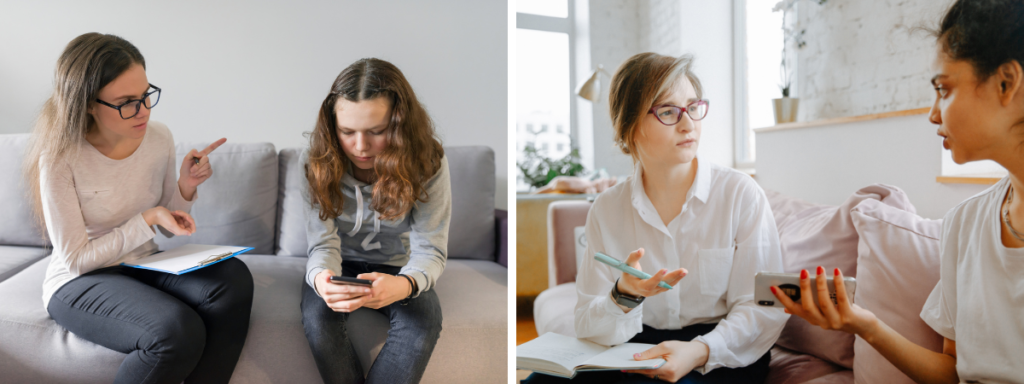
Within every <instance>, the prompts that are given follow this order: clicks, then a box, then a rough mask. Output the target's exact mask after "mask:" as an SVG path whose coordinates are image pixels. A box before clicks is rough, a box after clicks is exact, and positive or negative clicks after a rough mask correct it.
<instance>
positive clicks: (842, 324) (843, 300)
mask: <svg viewBox="0 0 1024 384" xmlns="http://www.w3.org/2000/svg"><path fill="white" fill-rule="evenodd" d="M815 280H817V281H816V282H815V287H816V288H815V289H816V290H817V297H818V303H817V304H816V303H815V302H814V299H813V298H814V297H815V292H814V291H812V290H811V289H812V288H811V279H810V278H808V276H807V270H802V271H800V297H801V298H802V300H800V304H797V303H794V302H793V300H791V299H790V298H789V296H787V295H786V294H784V293H782V289H780V288H778V287H772V293H773V294H775V298H776V299H779V302H780V303H782V305H783V306H785V307H786V313H790V314H793V315H797V316H800V317H802V318H803V319H804V320H807V322H808V323H811V324H814V325H817V326H819V327H821V328H823V329H835V330H840V331H843V332H849V333H853V334H857V335H861V336H862V337H863V336H864V335H865V334H866V333H868V332H871V331H872V330H873V329H874V328H876V327H877V325H878V318H877V317H875V314H874V313H871V311H868V310H866V309H864V308H861V307H860V306H858V305H856V304H850V300H849V298H847V296H846V285H845V284H843V273H842V272H840V271H839V268H836V269H835V277H834V282H835V286H836V302H837V303H838V304H839V305H838V306H837V305H835V304H832V300H831V298H830V297H829V292H828V284H827V278H826V276H825V269H824V268H822V267H820V266H819V267H818V276H817V278H816V279H815Z"/></svg>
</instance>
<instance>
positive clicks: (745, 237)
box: [530, 53, 789, 383]
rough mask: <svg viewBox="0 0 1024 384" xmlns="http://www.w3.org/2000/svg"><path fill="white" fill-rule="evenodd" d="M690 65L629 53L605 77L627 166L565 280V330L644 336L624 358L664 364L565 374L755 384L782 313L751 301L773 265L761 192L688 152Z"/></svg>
mask: <svg viewBox="0 0 1024 384" xmlns="http://www.w3.org/2000/svg"><path fill="white" fill-rule="evenodd" d="M692 63H693V58H692V57H691V56H689V55H685V56H682V57H670V56H663V55H659V54H655V53H641V54H638V55H635V56H633V57H631V58H629V59H628V60H626V62H625V63H623V64H622V66H620V67H619V69H618V70H617V71H616V73H615V75H614V76H613V77H612V85H611V90H610V93H609V103H610V107H611V108H610V109H611V115H612V123H613V126H614V128H615V142H616V144H618V146H619V148H620V149H621V150H622V151H623V152H624V153H626V154H629V155H631V156H632V157H633V162H634V164H635V168H634V171H633V175H632V176H630V177H629V178H628V179H626V181H624V182H622V183H619V184H618V185H616V186H614V187H612V188H610V189H608V190H607V191H605V192H603V193H602V194H600V195H599V196H598V197H597V200H596V201H594V204H593V205H592V206H591V207H590V212H589V213H588V214H587V224H586V237H587V251H586V257H584V259H583V261H582V265H581V267H580V269H579V272H578V274H577V276H576V290H577V294H578V298H579V300H578V302H577V304H576V335H577V337H579V338H580V339H585V340H589V341H592V342H595V343H598V344H602V345H618V344H622V343H625V342H635V343H649V344H656V346H655V347H653V348H651V349H649V350H647V351H644V352H643V353H638V354H637V355H635V356H633V358H634V359H636V360H648V359H654V358H662V359H665V360H666V361H667V362H666V363H665V364H664V365H663V366H662V367H660V368H658V369H653V370H637V371H623V372H585V373H580V374H578V375H577V376H576V377H575V378H574V381H576V382H583V383H647V382H670V383H760V382H763V381H764V379H765V377H766V376H767V374H768V362H769V359H770V353H769V349H770V348H771V346H772V344H774V343H775V340H776V339H777V338H778V336H779V334H780V333H781V332H782V327H783V325H785V322H786V320H787V319H788V317H789V316H788V315H786V314H784V313H781V312H779V311H771V310H766V309H763V308H761V307H758V306H757V305H755V304H754V284H753V283H754V278H753V277H754V274H755V273H756V272H759V271H775V272H781V271H782V258H781V251H780V248H779V238H778V232H777V231H776V228H775V220H774V219H773V217H772V213H771V210H770V208H769V206H768V199H767V198H766V197H765V195H764V192H763V191H762V190H761V189H760V187H758V185H757V184H756V183H754V180H753V179H751V178H750V176H747V175H746V174H743V173H741V172H738V171H735V170H733V169H731V168H726V167H722V166H719V165H716V164H713V163H711V162H709V161H707V160H705V159H702V158H700V156H698V155H697V147H698V145H699V143H700V138H701V128H702V127H701V120H702V119H704V117H705V116H706V115H707V113H708V101H707V100H706V99H704V98H703V93H704V92H703V89H702V87H701V83H700V80H699V79H698V78H697V76H696V75H695V74H694V73H693V72H692V71H691V69H690V68H691V65H692ZM719 128H721V127H719ZM597 252H600V253H603V254H606V255H610V256H612V257H615V258H618V259H620V260H621V259H625V260H626V262H627V263H628V264H629V265H630V266H632V267H633V268H636V269H639V270H642V271H648V272H654V273H653V276H652V277H651V278H649V279H638V278H636V277H633V276H632V275H629V274H626V273H623V272H620V271H619V270H617V269H614V268H612V267H610V266H608V265H605V264H603V263H600V262H597V261H596V260H594V255H595V253H597ZM659 282H665V283H667V284H668V285H670V286H672V289H671V290H668V289H665V288H662V287H659ZM652 379H653V380H652ZM530 380H531V381H530V382H531V383H549V382H550V383H554V382H563V381H568V380H565V379H560V378H556V377H553V376H546V375H541V374H534V375H532V376H531V378H530Z"/></svg>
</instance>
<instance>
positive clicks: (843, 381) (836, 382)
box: [804, 371, 884, 384]
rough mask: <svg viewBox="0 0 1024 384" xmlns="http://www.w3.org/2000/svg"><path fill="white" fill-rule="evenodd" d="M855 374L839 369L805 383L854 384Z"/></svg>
mask: <svg viewBox="0 0 1024 384" xmlns="http://www.w3.org/2000/svg"><path fill="white" fill-rule="evenodd" d="M854 376H856V374H855V373H854V372H853V371H839V372H836V373H830V374H827V375H825V376H822V377H819V378H817V379H814V380H811V381H808V382H805V383H804V384H853V382H854V380H853V378H854ZM882 383H884V381H882Z"/></svg>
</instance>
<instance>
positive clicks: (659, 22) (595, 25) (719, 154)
mask: <svg viewBox="0 0 1024 384" xmlns="http://www.w3.org/2000/svg"><path fill="white" fill-rule="evenodd" d="M589 7H590V14H589V16H590V49H591V63H592V64H593V65H594V66H595V67H596V66H597V65H598V64H602V65H604V67H605V69H606V70H607V71H608V73H609V74H612V73H614V71H615V70H616V69H617V68H618V66H619V65H620V64H622V62H623V61H625V60H626V59H628V58H629V57H630V56H632V55H634V54H637V53H641V52H649V51H650V52H657V53H660V54H664V55H681V54H684V53H693V54H695V55H696V57H697V63H696V65H695V68H694V70H695V71H696V72H697V75H698V76H700V77H701V81H702V82H703V83H704V87H705V92H706V93H707V94H708V95H709V96H710V97H712V98H713V99H714V100H715V101H716V104H715V105H716V107H715V108H714V109H713V110H714V111H716V112H714V114H713V116H708V118H707V119H706V120H705V121H704V124H703V127H704V132H703V133H702V138H701V149H699V150H698V151H699V153H700V155H701V156H702V158H704V159H707V160H710V161H711V162H714V163H717V164H720V165H724V166H732V164H733V161H732V107H731V100H732V69H731V68H732V66H731V65H732V54H731V52H732V34H731V30H732V25H731V20H732V19H731V17H732V15H731V13H730V12H731V9H732V8H731V3H729V2H726V0H716V1H715V2H714V3H712V4H704V3H701V2H699V1H698V0H684V1H679V0H590V2H589ZM700 7H703V10H704V11H705V12H704V13H703V14H702V16H701V17H699V18H694V16H693V15H692V14H685V15H684V13H683V10H684V9H697V8H700ZM609 80H610V79H609V78H608V77H602V78H601V81H602V83H601V99H600V100H599V101H598V102H596V103H594V104H593V117H594V120H593V127H594V128H593V143H594V144H593V145H594V152H593V153H594V165H595V169H600V168H606V169H607V170H608V172H609V173H610V174H612V175H629V174H631V173H632V170H633V166H632V159H631V158H630V157H629V156H628V155H624V154H622V152H621V151H620V150H619V149H618V148H617V147H616V146H615V145H614V141H613V139H612V136H613V129H612V125H611V118H610V117H609V112H608V85H609Z"/></svg>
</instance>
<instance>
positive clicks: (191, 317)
mask: <svg viewBox="0 0 1024 384" xmlns="http://www.w3.org/2000/svg"><path fill="white" fill-rule="evenodd" d="M161 311H162V312H163V313H162V314H161V315H160V316H158V317H156V321H154V322H153V323H152V325H151V327H150V329H149V330H148V334H149V336H150V338H149V340H148V342H147V343H143V344H142V349H143V350H144V351H145V352H148V353H154V354H157V355H160V356H161V360H164V359H168V360H170V361H190V360H195V361H198V360H199V356H201V355H202V354H203V349H204V348H205V347H206V325H205V324H204V323H203V320H202V318H200V317H199V314H197V313H196V312H195V311H193V310H192V309H191V308H189V307H188V306H186V305H184V304H182V305H180V306H175V307H174V308H164V309H161Z"/></svg>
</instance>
